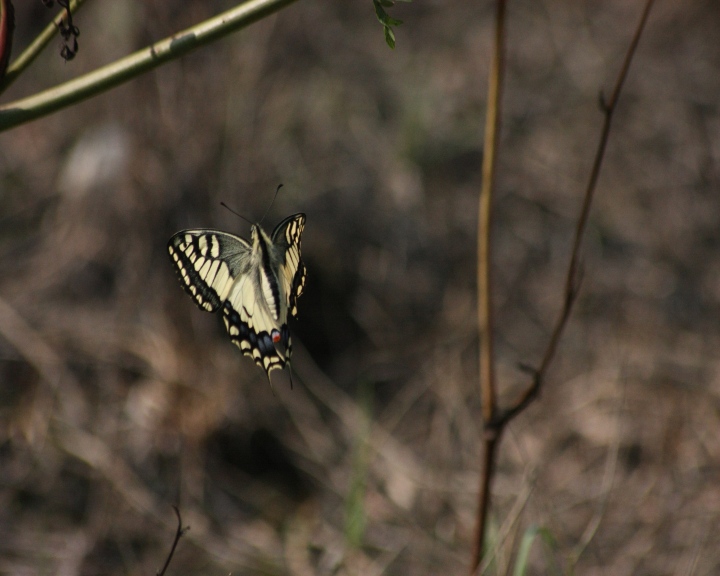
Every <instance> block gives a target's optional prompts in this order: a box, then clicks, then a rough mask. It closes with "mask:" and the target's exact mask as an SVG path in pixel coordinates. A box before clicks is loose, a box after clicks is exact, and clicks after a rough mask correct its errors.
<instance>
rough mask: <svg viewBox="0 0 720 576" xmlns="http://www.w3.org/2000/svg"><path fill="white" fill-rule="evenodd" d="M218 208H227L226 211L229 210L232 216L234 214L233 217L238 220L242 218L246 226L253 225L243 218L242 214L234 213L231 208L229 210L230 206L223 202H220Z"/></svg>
mask: <svg viewBox="0 0 720 576" xmlns="http://www.w3.org/2000/svg"><path fill="white" fill-rule="evenodd" d="M220 206H222V207H223V208H227V209H228V210H230V212H232V213H233V214H235V216H237V217H238V218H242V219H243V220H245V222H247V223H248V224H250V226H252V225H253V223H252V222H250V220H248V219H247V218H245V216H243V215H242V214H238V213H237V212H235V210H233V209H232V208H230V206H228V205H227V204H225V202H220Z"/></svg>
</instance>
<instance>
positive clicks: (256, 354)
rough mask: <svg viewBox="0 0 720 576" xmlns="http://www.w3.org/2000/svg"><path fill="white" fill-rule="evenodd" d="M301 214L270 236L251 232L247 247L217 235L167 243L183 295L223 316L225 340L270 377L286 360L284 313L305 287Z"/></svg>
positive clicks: (188, 235)
mask: <svg viewBox="0 0 720 576" xmlns="http://www.w3.org/2000/svg"><path fill="white" fill-rule="evenodd" d="M304 226H305V215H304V214H295V215H293V216H289V217H288V218H286V219H285V220H283V221H282V222H280V224H278V225H277V226H276V227H275V229H274V230H273V233H272V235H271V236H268V235H267V234H266V233H265V232H264V231H263V230H262V229H261V228H260V226H259V225H254V226H253V227H252V243H250V242H247V241H246V240H244V239H243V238H240V237H238V236H234V235H232V234H228V233H226V232H220V231H218V230H202V229H199V230H185V231H182V232H178V233H177V234H175V235H174V236H173V237H172V238H171V239H170V242H169V243H168V251H169V253H170V257H171V259H172V260H173V263H174V265H175V267H176V270H177V272H178V276H179V277H180V281H181V284H182V285H183V288H185V291H186V292H187V293H188V294H189V295H190V296H192V298H193V300H194V301H195V303H196V304H197V305H198V306H199V307H200V308H202V309H203V310H207V311H209V312H216V311H217V310H219V309H220V308H222V311H223V320H224V322H225V327H226V328H227V331H228V334H229V335H230V339H231V340H232V342H233V343H234V344H236V345H237V346H238V347H239V348H240V350H241V351H242V353H243V354H245V355H246V356H250V357H251V358H252V359H253V361H254V362H255V363H256V364H257V365H258V366H260V367H261V368H263V369H264V370H265V372H266V374H267V375H268V377H269V375H270V372H271V371H272V370H275V369H278V368H284V367H285V365H286V364H288V363H289V361H290V356H291V354H292V341H291V339H290V331H289V329H288V326H287V315H288V312H289V313H291V314H292V315H294V316H295V315H297V299H298V297H299V296H300V295H301V294H302V292H303V289H304V286H305V276H306V270H305V265H304V264H303V262H302V260H301V254H300V239H301V235H302V231H303V228H304Z"/></svg>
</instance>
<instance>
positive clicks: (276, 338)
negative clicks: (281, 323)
mask: <svg viewBox="0 0 720 576" xmlns="http://www.w3.org/2000/svg"><path fill="white" fill-rule="evenodd" d="M270 336H271V337H272V341H273V342H274V343H275V344H277V343H278V342H280V331H279V330H273V331H272V332H271V333H270Z"/></svg>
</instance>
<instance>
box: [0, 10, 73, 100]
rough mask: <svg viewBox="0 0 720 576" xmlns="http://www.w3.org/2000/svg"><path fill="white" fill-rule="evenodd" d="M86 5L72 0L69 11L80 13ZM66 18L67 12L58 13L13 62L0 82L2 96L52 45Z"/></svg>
mask: <svg viewBox="0 0 720 576" xmlns="http://www.w3.org/2000/svg"><path fill="white" fill-rule="evenodd" d="M84 3H85V0H72V2H70V7H69V11H70V13H71V14H74V13H75V12H77V11H78V9H79V8H80V6H82V5H83V4H84ZM65 16H66V10H65V9H63V10H61V11H60V12H58V15H57V16H55V18H53V20H52V22H50V24H48V25H47V26H45V29H44V30H43V31H42V32H40V34H38V35H37V37H36V38H35V40H33V41H32V43H31V44H30V46H28V47H27V48H25V50H23V51H22V53H21V54H20V56H18V57H17V58H16V59H15V60H13V62H12V64H10V66H9V67H8V69H7V73H6V74H5V76H4V77H3V79H2V82H0V94H1V93H2V92H4V91H5V90H6V89H7V88H8V87H9V86H10V84H12V83H13V82H14V81H15V80H17V78H18V76H20V74H21V73H22V71H23V70H25V69H26V68H27V67H28V66H30V64H32V63H33V61H34V60H35V58H37V57H38V55H39V54H40V52H42V51H43V48H45V46H47V45H48V44H49V43H50V40H52V39H53V38H54V37H55V35H56V34H57V33H58V32H59V30H60V26H61V24H62V23H63V19H64V18H65Z"/></svg>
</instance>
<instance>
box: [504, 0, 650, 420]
mask: <svg viewBox="0 0 720 576" xmlns="http://www.w3.org/2000/svg"><path fill="white" fill-rule="evenodd" d="M654 1H655V0H647V2H646V4H645V9H644V10H643V13H642V16H641V17H640V22H639V23H638V26H637V29H636V30H635V35H634V36H633V39H632V42H631V43H630V46H629V48H628V51H627V54H626V55H625V61H624V62H623V66H622V68H621V70H620V74H619V75H618V78H617V81H616V83H615V88H614V89H613V92H612V96H611V97H610V100H608V101H607V102H606V101H605V100H604V98H603V97H602V95H601V96H600V106H601V109H602V112H603V114H604V115H605V121H604V123H603V127H602V132H601V134H600V141H599V143H598V148H597V152H596V153H595V161H594V163H593V167H592V171H591V173H590V179H589V181H588V185H587V189H586V190H585V197H584V199H583V205H582V209H581V211H580V216H579V218H578V222H577V226H576V227H575V239H574V240H573V248H572V252H571V255H570V264H569V266H568V272H567V277H566V278H565V291H564V298H563V307H562V310H561V311H560V316H559V318H558V320H557V322H556V324H555V327H554V329H553V332H552V335H551V337H550V341H549V343H548V346H547V349H546V350H545V355H544V356H543V359H542V362H541V363H540V367H539V368H538V369H537V370H536V371H535V374H534V376H533V381H532V383H531V385H530V387H529V388H528V389H527V390H526V391H525V392H524V394H523V395H522V396H521V397H520V398H519V399H518V400H517V401H516V402H515V404H514V405H513V406H512V407H510V408H508V409H507V410H505V411H503V412H502V413H501V414H499V415H498V416H497V417H496V419H495V421H494V423H493V425H494V427H496V428H502V427H503V426H504V425H505V424H506V423H507V422H508V421H510V420H512V419H513V418H514V417H515V416H516V415H517V414H519V413H520V412H522V411H523V410H524V409H525V408H526V407H527V406H528V405H529V404H530V403H531V402H532V401H533V400H534V399H535V398H536V397H537V395H538V393H539V392H540V388H541V386H542V384H543V381H544V380H545V376H546V374H547V371H548V368H549V367H550V363H551V362H552V360H553V358H554V357H555V352H556V351H557V346H558V343H559V342H560V337H561V336H562V333H563V331H564V330H565V326H566V325H567V321H568V319H569V318H570V312H571V311H572V307H573V305H574V303H575V300H576V299H577V294H578V291H579V289H580V284H581V282H582V267H581V265H580V246H581V244H582V239H583V236H584V234H585V228H586V227H587V220H588V215H589V214H590V207H591V205H592V200H593V196H594V194H595V188H596V185H597V181H598V176H599V175H600V169H601V167H602V163H603V159H604V158H605V148H606V146H607V142H608V137H609V135H610V127H611V125H612V120H613V115H614V113H615V109H616V108H617V103H618V99H619V97H620V92H621V90H622V87H623V84H624V83H625V78H626V77H627V74H628V71H629V69H630V63H631V62H632V58H633V56H634V54H635V49H636V48H637V45H638V42H639V41H640V36H641V35H642V31H643V29H644V28H645V23H646V22H647V19H648V16H649V14H650V9H651V8H652V5H653V3H654Z"/></svg>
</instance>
